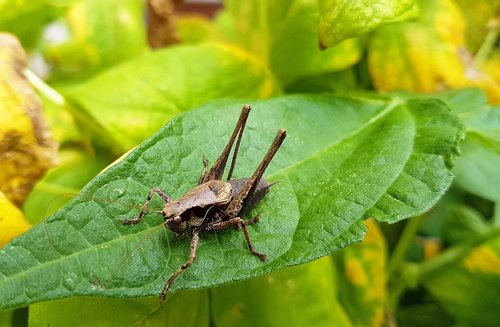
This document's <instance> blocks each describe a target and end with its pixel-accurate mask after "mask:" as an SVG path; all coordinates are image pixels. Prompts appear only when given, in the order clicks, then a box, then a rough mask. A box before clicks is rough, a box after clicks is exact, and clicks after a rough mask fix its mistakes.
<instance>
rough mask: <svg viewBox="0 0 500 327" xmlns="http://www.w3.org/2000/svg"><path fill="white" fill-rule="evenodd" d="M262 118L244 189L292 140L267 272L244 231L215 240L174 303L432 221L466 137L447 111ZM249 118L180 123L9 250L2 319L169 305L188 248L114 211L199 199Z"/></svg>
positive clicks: (390, 107)
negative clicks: (113, 304)
mask: <svg viewBox="0 0 500 327" xmlns="http://www.w3.org/2000/svg"><path fill="white" fill-rule="evenodd" d="M253 105H254V111H253V113H252V115H251V119H249V123H248V128H247V129H246V133H245V137H244V142H243V144H242V146H241V149H240V158H239V161H238V167H237V169H236V171H235V176H236V177H238V176H240V177H241V176H248V175H250V174H251V172H252V171H253V170H254V169H255V168H256V167H257V165H258V163H259V162H260V160H261V159H262V157H263V155H264V153H265V151H267V148H268V147H269V145H270V143H271V140H272V138H273V137H274V134H275V133H276V131H277V130H278V128H279V127H283V128H286V129H287V131H288V133H289V137H288V139H287V140H286V141H285V143H284V145H283V146H282V148H281V149H280V151H279V152H278V154H277V155H276V157H275V158H274V160H273V162H271V164H270V166H269V168H268V170H267V173H266V176H267V178H269V179H270V180H281V182H280V183H278V184H277V185H275V186H273V188H272V191H271V192H270V194H269V195H268V196H267V197H266V198H265V199H264V200H263V201H262V202H261V203H260V204H259V206H258V208H256V209H255V210H254V213H256V212H261V221H260V222H259V224H257V225H254V226H252V227H251V229H250V234H251V237H252V239H253V241H254V245H255V247H256V248H257V249H258V250H260V251H262V252H265V253H266V254H267V255H268V258H269V260H268V262H266V263H262V262H260V261H259V260H258V259H256V258H255V257H254V256H252V255H250V254H249V253H248V250H247V249H246V247H245V243H244V238H243V235H242V234H241V232H236V231H234V230H232V231H224V232H220V233H216V234H204V235H203V237H202V240H201V244H200V247H199V250H198V255H197V261H196V262H195V263H194V264H193V265H192V267H190V269H189V270H187V271H186V272H185V273H184V274H182V275H181V276H180V277H179V279H178V280H176V282H175V283H174V284H173V290H179V289H187V288H199V287H207V286H213V285H218V284H221V283H227V282H230V281H236V280H242V279H245V278H249V277H253V276H259V275H262V274H264V273H267V272H270V271H273V270H276V269H279V268H281V267H285V266H291V265H296V264H300V263H304V262H307V261H310V260H313V259H315V258H318V257H320V256H323V255H326V254H329V253H332V252H334V251H336V250H339V249H341V248H343V247H345V246H347V245H349V244H351V243H353V242H356V241H359V240H361V239H362V237H363V235H364V232H365V228H364V226H363V224H362V221H363V219H364V218H367V217H375V218H377V219H379V220H382V221H388V222H395V221H398V220H400V219H404V218H407V217H410V216H414V215H417V214H420V213H422V212H424V211H425V210H427V209H429V208H430V207H431V206H432V205H433V204H434V203H435V202H436V201H437V200H438V198H439V197H440V196H441V195H442V194H443V192H444V191H445V190H446V189H447V188H448V186H449V185H450V183H451V180H452V175H451V173H450V169H451V166H452V165H453V162H454V159H455V157H456V155H457V144H458V142H459V140H460V138H461V137H462V125H461V124H460V122H459V121H458V120H457V119H456V117H455V116H453V115H452V113H451V111H450V110H449V109H448V108H447V107H446V106H445V105H444V104H443V103H442V102H440V101H435V100H412V101H408V102H402V101H399V100H393V99H391V98H388V97H365V98H361V97H358V98H351V97H334V96H289V97H283V98H276V99H272V100H268V101H255V102H254V103H253ZM241 106H242V103H229V102H228V101H226V102H218V103H213V104H210V105H207V106H205V107H204V108H203V109H200V110H198V111H196V112H193V113H191V114H185V115H182V116H179V117H178V118H177V119H174V120H172V121H171V122H170V123H169V124H167V125H166V126H165V127H163V128H162V129H161V130H160V131H159V132H158V133H157V134H155V135H154V136H152V137H151V138H149V139H148V140H147V141H146V142H144V143H143V144H141V145H140V146H139V147H138V148H137V149H135V150H134V151H133V152H131V153H130V154H129V155H128V156H127V157H126V158H124V159H123V160H122V161H120V162H119V163H117V164H115V165H114V166H112V167H111V168H109V169H108V170H107V171H105V172H104V173H102V174H101V175H99V176H98V177H97V178H95V179H94V180H93V181H91V182H90V183H89V184H88V185H87V186H86V187H85V188H84V190H83V191H82V192H81V194H80V195H79V196H78V197H76V198H75V199H74V200H73V201H72V202H70V203H69V204H68V205H67V206H66V207H64V208H63V209H61V210H60V211H58V212H56V213H55V214H53V215H52V216H51V217H49V218H48V219H47V220H46V221H45V222H44V223H42V224H40V225H37V226H36V227H34V228H33V229H32V230H30V231H29V232H27V233H26V234H24V235H23V236H21V237H20V238H18V239H15V240H13V241H12V242H11V243H10V244H7V245H6V246H5V247H4V248H3V249H2V250H0V267H1V268H0V304H1V306H3V307H13V306H19V305H26V304H28V303H31V302H35V301H40V300H44V299H52V298H61V297H67V296H71V295H101V296H119V297H124V296H146V295H154V294H158V293H159V291H160V290H161V289H162V287H163V286H164V283H165V281H166V279H167V278H168V276H169V275H170V274H171V273H172V272H173V271H174V270H175V269H177V268H178V267H179V266H180V265H181V264H182V263H183V262H184V261H185V260H186V258H187V256H188V252H189V240H188V239H186V238H180V239H179V238H176V237H174V235H173V233H171V232H169V231H166V230H165V228H164V227H163V224H161V221H162V218H161V216H160V215H158V214H156V213H153V214H147V215H146V218H145V220H144V221H143V222H141V223H140V224H138V225H136V226H124V225H122V224H121V221H122V220H123V218H124V217H131V216H134V215H137V213H138V210H131V209H130V207H124V206H123V205H119V203H118V202H116V203H114V202H113V201H112V200H113V199H117V200H118V199H119V200H120V202H122V203H123V202H126V203H137V204H142V203H143V201H144V199H145V196H146V194H147V192H148V190H149V189H150V188H152V187H155V186H159V187H160V188H162V189H164V190H165V191H166V192H167V193H169V194H170V195H171V196H172V197H174V198H175V197H178V196H180V195H182V194H183V193H184V192H186V191H187V190H189V189H190V188H192V187H193V186H194V185H195V183H196V181H197V179H198V176H199V173H200V170H201V166H202V165H201V158H202V157H203V156H204V155H206V156H207V157H208V158H209V159H210V160H211V161H213V160H214V158H216V157H217V155H218V154H219V152H220V151H221V149H222V148H223V146H224V144H225V143H226V142H227V138H228V135H229V133H230V131H231V130H232V128H233V126H234V123H235V121H236V119H237V116H238V112H239V108H240V107H241ZM99 198H106V199H109V200H108V201H99V200H97V199H99ZM156 200H158V199H156ZM152 207H153V208H156V209H159V208H161V201H159V200H158V201H155V202H154V203H153V204H152Z"/></svg>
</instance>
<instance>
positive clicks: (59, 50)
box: [44, 0, 147, 78]
mask: <svg viewBox="0 0 500 327" xmlns="http://www.w3.org/2000/svg"><path fill="white" fill-rule="evenodd" d="M67 24H68V26H69V29H70V33H71V35H70V38H69V39H68V40H67V41H65V42H63V43H55V44H51V43H50V42H49V43H48V44H47V45H46V47H45V49H44V52H45V56H46V58H47V60H48V61H49V62H50V63H51V64H52V65H53V73H54V74H55V75H56V76H58V75H59V77H60V75H61V74H62V75H65V74H67V75H69V76H70V77H71V78H74V77H75V76H78V75H80V76H82V75H83V76H88V75H91V74H92V73H93V72H95V71H96V70H98V69H101V68H103V67H109V66H111V65H116V64H118V63H120V62H122V61H125V60H128V59H130V58H134V57H137V56H138V55H139V54H141V53H142V52H144V51H145V50H147V43H146V29H145V24H144V3H143V2H142V1H137V0H104V1H103V0H81V1H77V2H75V3H74V4H73V5H72V6H71V7H70V8H69V10H68V14H67ZM61 28H63V27H61Z"/></svg>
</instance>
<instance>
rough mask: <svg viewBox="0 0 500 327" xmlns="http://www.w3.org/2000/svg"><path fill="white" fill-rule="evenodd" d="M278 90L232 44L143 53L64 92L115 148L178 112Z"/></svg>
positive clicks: (254, 62) (89, 129) (260, 67)
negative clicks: (227, 99)
mask: <svg viewBox="0 0 500 327" xmlns="http://www.w3.org/2000/svg"><path fill="white" fill-rule="evenodd" d="M278 92H279V90H278V89H277V86H276V84H275V82H274V79H273V78H272V76H271V75H270V74H269V72H268V71H267V69H266V68H265V67H263V65H262V64H261V63H260V62H259V61H258V60H257V59H256V58H254V57H252V56H250V55H249V54H247V53H246V52H244V51H241V50H240V49H238V48H236V47H228V46H221V45H214V44H202V45H195V46H177V47H172V48H167V49H164V50H159V51H156V52H154V53H149V54H146V55H143V56H141V57H139V58H136V59H134V60H131V61H130V62H128V63H126V64H123V65H120V66H119V67H117V68H115V69H111V70H109V71H107V72H106V73H104V74H101V75H99V76H98V77H96V78H94V79H92V80H89V81H88V82H86V83H85V84H83V85H81V86H77V87H75V88H73V89H71V90H70V91H68V98H69V100H73V101H74V102H75V103H76V104H78V108H75V110H76V111H75V112H74V113H75V115H76V116H77V118H78V119H80V122H81V123H82V124H84V126H85V130H86V131H87V132H90V133H92V134H93V135H94V136H95V138H96V141H97V142H99V143H101V144H105V145H107V146H108V147H109V149H110V150H111V151H113V152H114V153H123V152H125V151H126V150H129V149H130V148H132V147H134V146H135V145H137V144H138V143H139V142H141V141H142V140H144V139H145V138H146V137H148V136H149V135H150V134H152V133H154V132H155V131H157V130H158V129H159V128H160V127H161V126H162V125H163V124H165V123H166V122H167V121H169V120H170V119H172V118H173V117H174V116H175V115H177V114H179V113H180V112H183V111H187V110H190V109H193V108H194V107H196V106H199V105H201V104H203V103H205V102H207V101H208V100H212V99H217V98H224V97H257V98H265V97H269V96H272V95H275V94H277V93H278Z"/></svg>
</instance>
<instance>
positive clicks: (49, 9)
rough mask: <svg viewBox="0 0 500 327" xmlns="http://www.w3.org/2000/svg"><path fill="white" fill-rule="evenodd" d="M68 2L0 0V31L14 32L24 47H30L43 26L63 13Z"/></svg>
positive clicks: (63, 0) (57, 0) (64, 0)
mask: <svg viewBox="0 0 500 327" xmlns="http://www.w3.org/2000/svg"><path fill="white" fill-rule="evenodd" d="M69 2H71V0H29V1H26V0H8V1H0V31H5V32H10V33H12V34H15V35H16V37H17V38H19V40H21V42H22V44H23V45H24V46H25V47H27V48H31V47H33V46H35V44H36V42H37V41H38V38H39V37H40V36H41V32H42V29H43V27H44V26H45V25H46V24H47V23H48V22H50V21H51V20H53V19H55V18H56V17H58V16H60V15H61V14H63V13H64V10H63V7H64V6H65V5H67V4H68V3H69Z"/></svg>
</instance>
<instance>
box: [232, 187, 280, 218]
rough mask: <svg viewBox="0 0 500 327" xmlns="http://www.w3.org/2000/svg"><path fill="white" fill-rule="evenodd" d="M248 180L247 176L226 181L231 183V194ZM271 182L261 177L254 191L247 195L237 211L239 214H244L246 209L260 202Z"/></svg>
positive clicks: (237, 191)
mask: <svg viewBox="0 0 500 327" xmlns="http://www.w3.org/2000/svg"><path fill="white" fill-rule="evenodd" d="M247 180H248V178H239V179H234V180H230V181H228V183H230V184H231V186H232V188H233V194H238V193H239V192H240V191H241V189H242V188H243V185H245V182H246V181H247ZM270 185H271V184H270V183H269V182H268V181H267V180H265V179H264V178H261V179H260V181H259V183H258V184H257V186H256V187H255V191H254V193H253V195H252V196H249V197H248V198H247V199H246V200H245V203H244V205H243V207H242V208H241V210H240V212H239V214H238V215H239V216H242V215H244V214H245V213H247V212H248V211H250V210H251V209H252V208H253V207H255V205H256V204H257V203H259V202H260V200H262V199H263V198H264V196H266V194H267V193H268V192H269V186H270Z"/></svg>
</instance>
